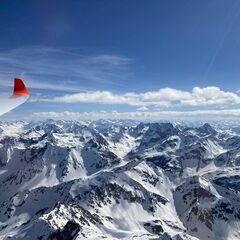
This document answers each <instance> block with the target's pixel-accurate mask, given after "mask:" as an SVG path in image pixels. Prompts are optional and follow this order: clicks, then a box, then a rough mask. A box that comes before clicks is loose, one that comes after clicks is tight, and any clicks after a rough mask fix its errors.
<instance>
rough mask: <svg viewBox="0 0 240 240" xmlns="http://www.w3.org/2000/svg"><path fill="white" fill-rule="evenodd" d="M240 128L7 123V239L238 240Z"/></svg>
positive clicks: (3, 219) (3, 161)
mask: <svg viewBox="0 0 240 240" xmlns="http://www.w3.org/2000/svg"><path fill="white" fill-rule="evenodd" d="M239 191H240V127H238V126H231V125H228V124H226V123H225V124H224V126H221V127H220V128H219V127H216V126H214V127H212V126H211V125H209V124H207V123H206V124H203V125H201V126H184V125H179V124H172V123H140V122H134V121H106V120H102V121H95V122H77V121H76V122H75V121H52V120H48V121H45V122H39V123H27V122H13V123H0V239H2V240H5V239H24V240H47V239H49V240H54V239H55V240H62V239H63V240H73V239H77V240H80V239H96V240H97V239H110V240H114V239H140V240H145V239H146V240H147V239H152V240H157V239H159V240H162V239H163V240H171V239H173V240H185V239H186V240H196V239H201V240H207V239H212V240H225V239H231V240H234V239H240V194H239Z"/></svg>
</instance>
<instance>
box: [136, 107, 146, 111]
mask: <svg viewBox="0 0 240 240" xmlns="http://www.w3.org/2000/svg"><path fill="white" fill-rule="evenodd" d="M137 111H140V112H146V111H148V108H147V107H145V106H142V107H139V108H138V109H137Z"/></svg>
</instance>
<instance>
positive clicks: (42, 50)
mask: <svg viewBox="0 0 240 240" xmlns="http://www.w3.org/2000/svg"><path fill="white" fill-rule="evenodd" d="M76 51H77V50H76ZM76 51H74V50H73V49H57V48H46V47H28V48H18V49H12V50H7V51H1V52H0V65H1V69H0V83H1V84H6V85H9V82H8V81H6V80H5V79H11V78H12V77H13V76H22V77H25V78H26V79H31V81H30V80H29V85H30V86H31V87H32V88H37V89H47V90H66V91H74V92H76V90H79V91H81V90H82V89H84V88H85V89H87V87H84V86H83V87H81V88H80V87H79V85H80V82H83V81H85V82H86V81H88V82H89V81H90V82H95V83H103V84H111V85H115V84H118V83H116V81H115V79H119V78H121V77H122V75H124V71H125V70H126V69H127V68H128V66H129V65H130V64H131V63H132V62H133V61H132V60H131V59H129V58H127V57H124V56H116V55H110V54H100V55H92V56H89V55H83V54H79V53H77V52H76ZM68 82H71V83H72V84H68ZM70 85H73V87H69V86H70ZM88 88H89V87H88Z"/></svg>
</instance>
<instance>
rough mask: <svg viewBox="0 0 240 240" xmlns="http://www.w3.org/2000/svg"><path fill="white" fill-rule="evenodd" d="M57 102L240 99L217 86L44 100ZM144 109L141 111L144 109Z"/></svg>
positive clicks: (223, 102) (165, 102)
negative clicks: (189, 90)
mask: <svg viewBox="0 0 240 240" xmlns="http://www.w3.org/2000/svg"><path fill="white" fill-rule="evenodd" d="M42 101H49V102H56V103H98V104H124V105H130V106H138V107H147V106H154V107H170V106H179V105H180V106H213V105H215V106H216V105H221V106H222V105H234V104H239V103H240V96H239V95H238V94H236V93H233V92H225V91H222V90H221V89H220V88H218V87H205V88H200V87H194V88H193V89H192V91H191V92H187V91H182V90H177V89H173V88H162V89H160V90H158V91H149V92H145V93H134V92H127V93H124V94H114V93H112V92H110V91H87V92H81V93H76V94H68V95H64V96H59V97H54V98H53V99H43V100H42ZM143 110H144V109H143Z"/></svg>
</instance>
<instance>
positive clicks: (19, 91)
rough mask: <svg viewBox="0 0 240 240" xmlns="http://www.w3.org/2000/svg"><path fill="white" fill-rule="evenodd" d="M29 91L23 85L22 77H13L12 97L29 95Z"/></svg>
mask: <svg viewBox="0 0 240 240" xmlns="http://www.w3.org/2000/svg"><path fill="white" fill-rule="evenodd" d="M29 95H30V94H29V91H28V89H27V87H26V86H25V84H24V82H23V80H22V79H19V78H15V79H14V91H13V97H20V96H29Z"/></svg>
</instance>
